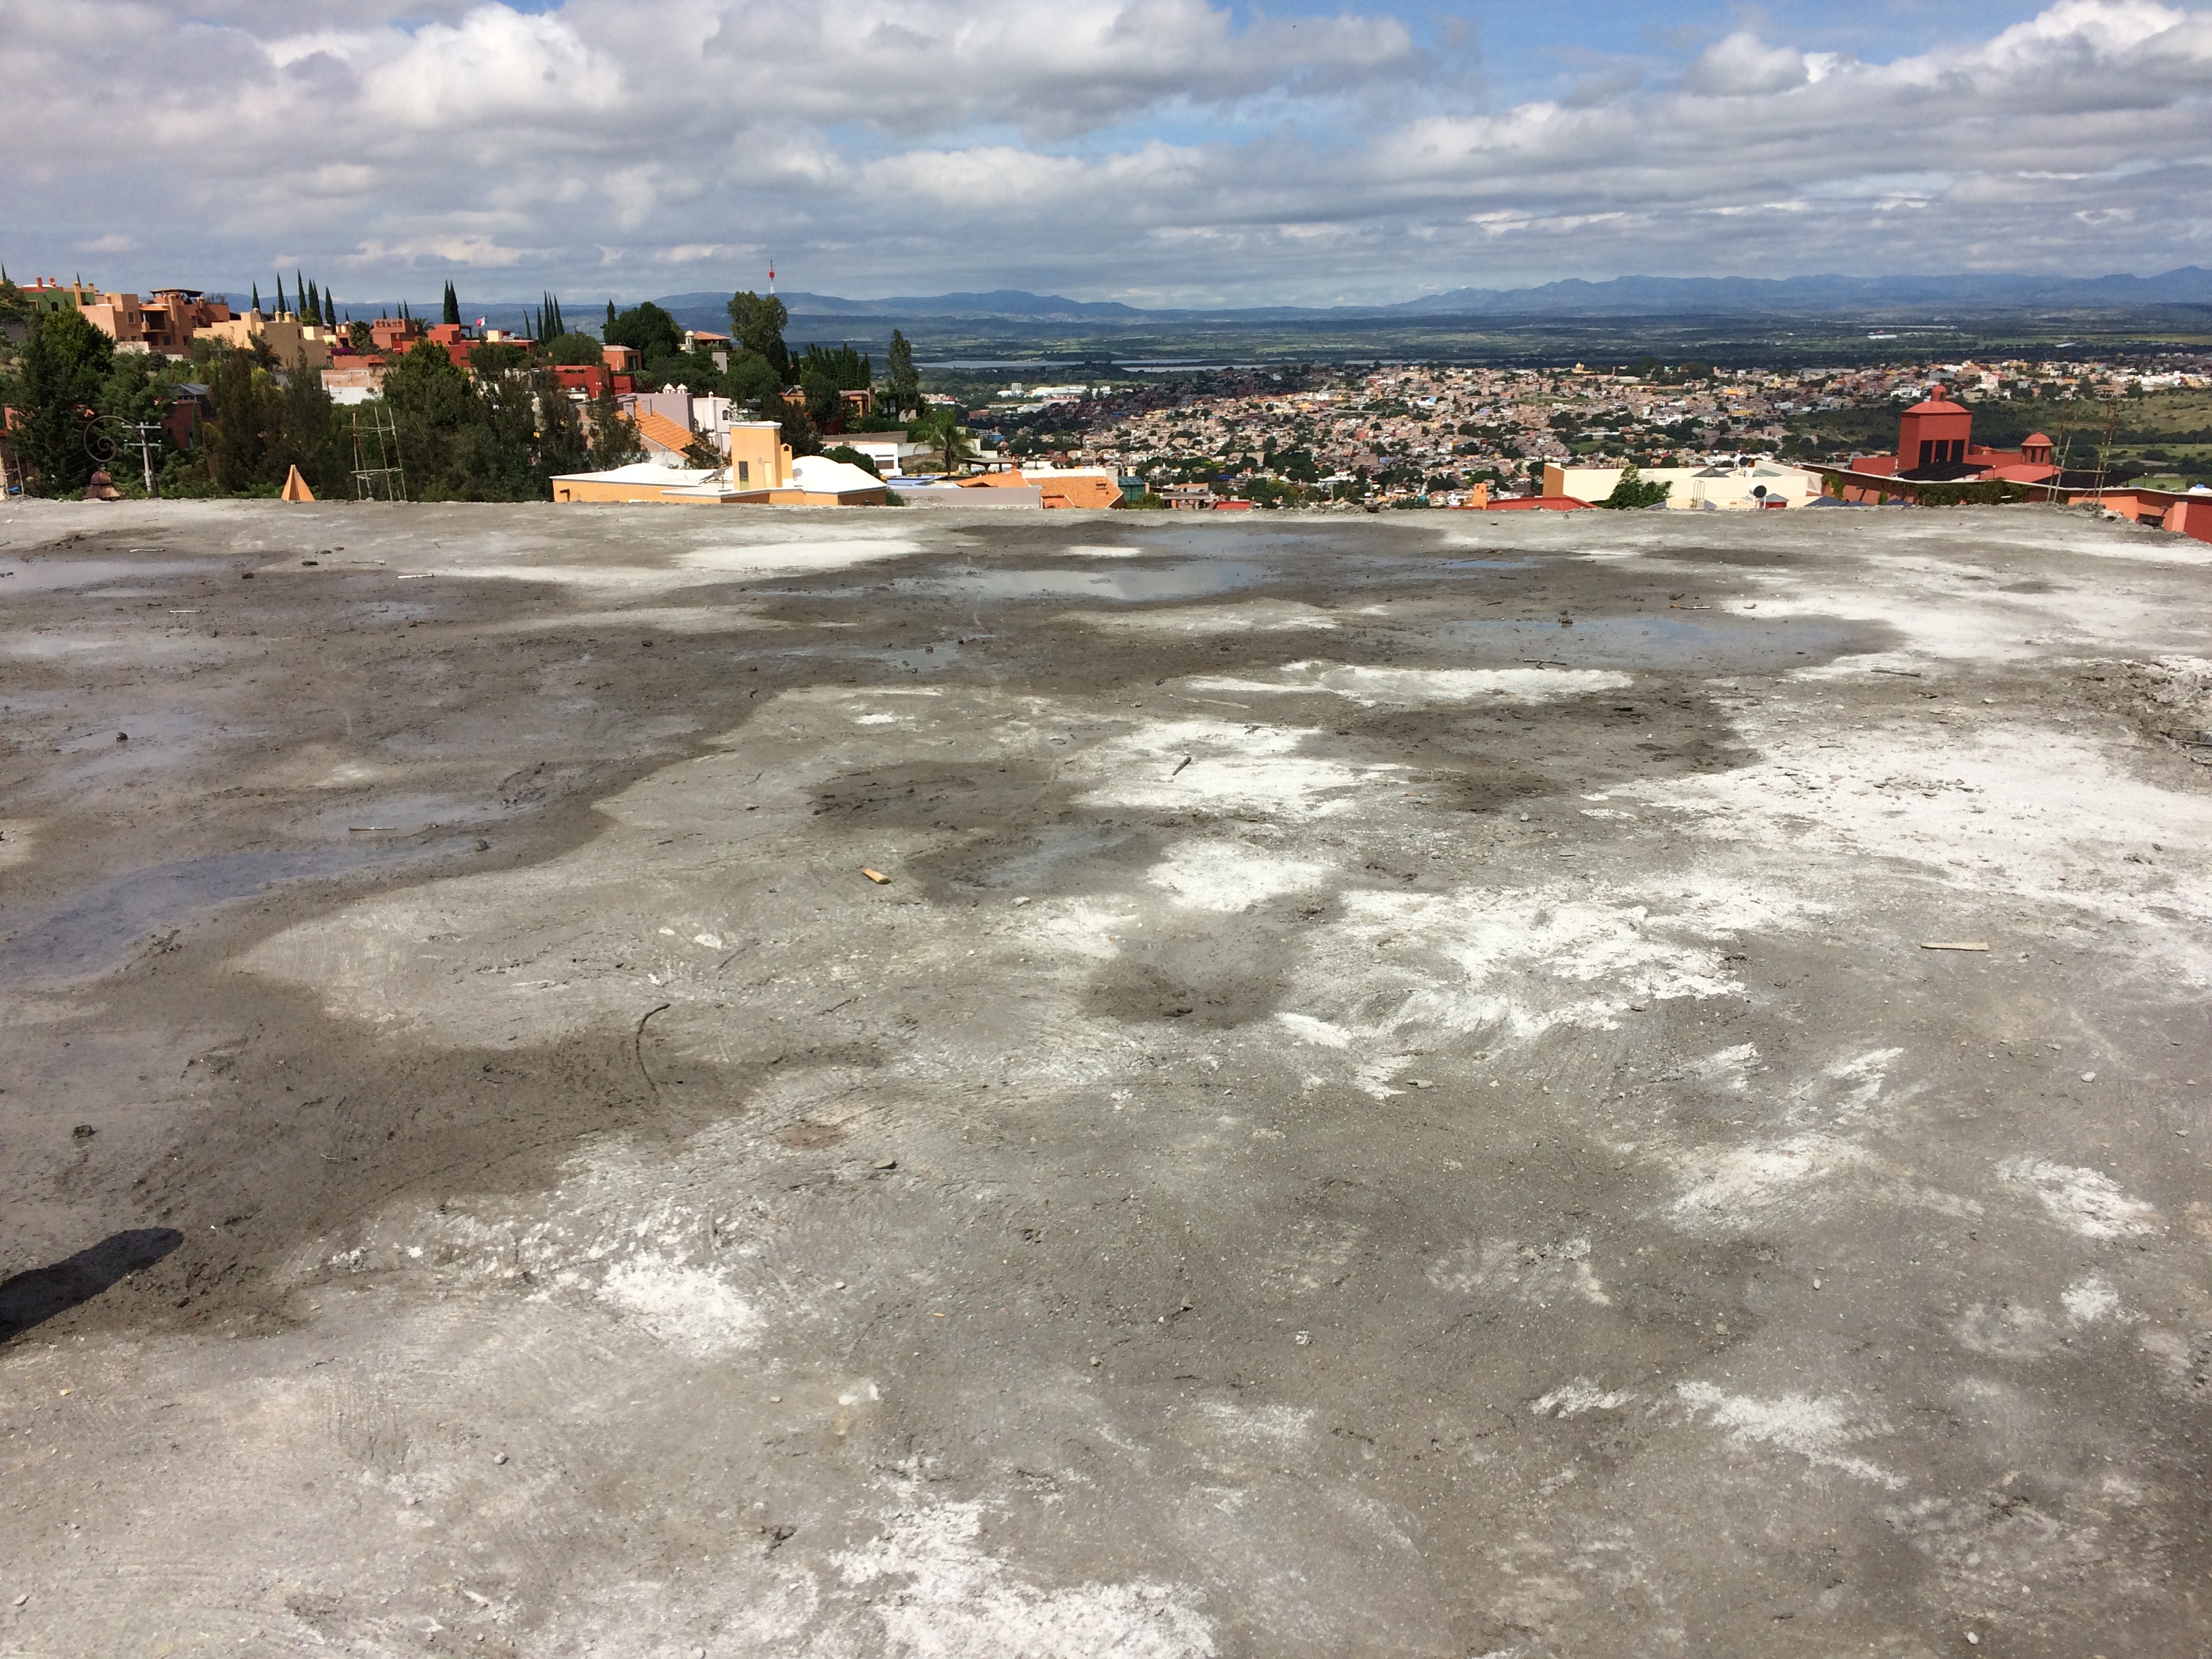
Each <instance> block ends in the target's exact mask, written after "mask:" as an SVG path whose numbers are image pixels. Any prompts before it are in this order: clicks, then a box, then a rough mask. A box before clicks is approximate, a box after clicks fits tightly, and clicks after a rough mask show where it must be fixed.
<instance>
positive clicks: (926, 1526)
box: [819, 1503, 1217, 1659]
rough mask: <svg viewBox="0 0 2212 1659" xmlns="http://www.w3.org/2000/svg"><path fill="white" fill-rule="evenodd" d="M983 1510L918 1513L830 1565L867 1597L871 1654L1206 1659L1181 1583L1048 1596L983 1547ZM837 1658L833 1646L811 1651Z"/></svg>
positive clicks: (1077, 1589)
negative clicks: (877, 1629) (875, 1639)
mask: <svg viewBox="0 0 2212 1659" xmlns="http://www.w3.org/2000/svg"><path fill="white" fill-rule="evenodd" d="M982 1533H983V1509H982V1506H981V1504H972V1503H954V1504H916V1505H915V1507H913V1508H911V1509H908V1510H903V1511H902V1512H900V1513H898V1514H896V1515H893V1516H890V1517H888V1518H887V1519H886V1520H885V1521H884V1523H883V1528H882V1530H881V1531H880V1532H879V1533H878V1534H877V1536H876V1537H875V1538H873V1539H872V1540H871V1541H869V1542H867V1543H866V1544H864V1545H862V1546H860V1547H859V1548H857V1549H850V1550H842V1551H839V1552H838V1553H836V1554H835V1555H833V1556H831V1557H830V1565H831V1567H832V1569H833V1570H834V1571H836V1573H837V1575H838V1576H839V1577H840V1578H841V1580H842V1582H843V1583H844V1585H845V1586H846V1587H847V1588H848V1589H866V1590H869V1591H872V1592H873V1595H872V1605H871V1606H870V1607H869V1609H868V1611H867V1613H866V1614H865V1615H864V1616H865V1618H866V1620H870V1621H873V1622H878V1623H879V1624H880V1626H881V1638H882V1639H881V1641H880V1643H879V1644H871V1647H870V1650H871V1651H872V1652H874V1653H877V1654H888V1655H893V1656H897V1659H966V1656H970V1655H986V1654H987V1655H989V1656H991V1659H1210V1656H1212V1654H1213V1653H1215V1652H1216V1651H1217V1650H1216V1648H1215V1646H1214V1641H1213V1634H1212V1629H1211V1628H1210V1626H1208V1624H1207V1622H1206V1620H1205V1618H1204V1617H1203V1616H1202V1615H1201V1614H1200V1613H1199V1612H1198V1610H1197V1607H1196V1606H1195V1599H1196V1598H1195V1595H1194V1592H1193V1591H1191V1590H1190V1589H1186V1588H1185V1587H1183V1586H1181V1585H1176V1584H1163V1583H1152V1582H1148V1581H1143V1580H1139V1581H1135V1582H1132V1583H1117V1584H1101V1583H1085V1584H1077V1585H1073V1586H1069V1587H1066V1588H1064V1589H1042V1588H1040V1587H1039V1586H1037V1585H1036V1584H1033V1583H1030V1582H1028V1581H1027V1580H1025V1579H1024V1578H1021V1577H1017V1576H1016V1575H1015V1574H1014V1573H1013V1571H1012V1570H1011V1569H1010V1568H1009V1567H1008V1566H1007V1565H1006V1563H1005V1562H1004V1561H1002V1560H1000V1559H999V1558H998V1557H997V1556H995V1555H993V1554H991V1553H989V1552H988V1551H987V1549H986V1548H985V1547H983V1545H982V1544H981V1537H982ZM819 1645H820V1647H821V1650H823V1651H825V1652H829V1651H840V1650H842V1645H831V1644H819Z"/></svg>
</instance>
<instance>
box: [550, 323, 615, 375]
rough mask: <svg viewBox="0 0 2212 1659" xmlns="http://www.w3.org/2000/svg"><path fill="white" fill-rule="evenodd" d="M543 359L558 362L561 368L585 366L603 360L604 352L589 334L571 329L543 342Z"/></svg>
mask: <svg viewBox="0 0 2212 1659" xmlns="http://www.w3.org/2000/svg"><path fill="white" fill-rule="evenodd" d="M545 361H546V362H549V363H558V364H559V365H560V366H561V367H562V368H588V367H590V366H591V365H592V364H593V363H603V362H605V361H606V354H605V352H604V351H602V350H600V349H599V342H598V341H597V340H594V339H593V338H592V337H591V336H590V335H588V334H578V333H574V332H573V331H572V332H570V333H567V334H556V335H555V336H554V337H553V338H551V339H550V340H548V341H547V342H546V343H545Z"/></svg>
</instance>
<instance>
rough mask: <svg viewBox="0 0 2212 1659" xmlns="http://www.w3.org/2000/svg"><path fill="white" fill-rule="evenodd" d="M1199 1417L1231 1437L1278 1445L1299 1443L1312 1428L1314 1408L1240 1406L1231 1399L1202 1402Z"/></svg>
mask: <svg viewBox="0 0 2212 1659" xmlns="http://www.w3.org/2000/svg"><path fill="white" fill-rule="evenodd" d="M1195 1415H1196V1417H1197V1419H1198V1420H1199V1421H1200V1422H1201V1423H1203V1424H1205V1425H1206V1427H1207V1428H1209V1429H1211V1430H1212V1431H1213V1432H1214V1433H1216V1434H1218V1435H1220V1436H1222V1437H1225V1438H1227V1439H1231V1440H1243V1441H1249V1442H1254V1443H1266V1444H1269V1445H1275V1446H1291V1445H1297V1444H1298V1443H1301V1442H1303V1441H1304V1440H1305V1439H1306V1438H1307V1437H1309V1436H1310V1434H1311V1432H1312V1429H1313V1417H1314V1413H1313V1409H1312V1407H1308V1406H1268V1405H1258V1406H1240V1405H1238V1404H1237V1402H1236V1401H1231V1400H1206V1401H1200V1402H1199V1405H1198V1407H1197V1408H1196V1412H1195Z"/></svg>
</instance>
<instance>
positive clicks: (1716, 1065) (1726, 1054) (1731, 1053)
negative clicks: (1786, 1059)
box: [1683, 1042, 1759, 1093]
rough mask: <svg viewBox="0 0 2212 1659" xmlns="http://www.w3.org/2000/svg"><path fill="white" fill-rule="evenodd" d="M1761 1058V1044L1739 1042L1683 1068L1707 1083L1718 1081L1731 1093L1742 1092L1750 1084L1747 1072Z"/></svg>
mask: <svg viewBox="0 0 2212 1659" xmlns="http://www.w3.org/2000/svg"><path fill="white" fill-rule="evenodd" d="M1758 1058H1759V1045H1758V1044H1757V1043H1753V1042H1739V1043H1737V1044H1736V1045H1735V1047H1734V1048H1722V1049H1718V1050H1717V1051H1715V1052H1714V1053H1712V1054H1707V1055H1706V1056H1705V1058H1704V1059H1703V1060H1695V1061H1693V1062H1692V1063H1691V1064H1690V1065H1689V1066H1685V1067H1684V1068H1683V1069H1684V1070H1685V1071H1686V1072H1687V1073H1689V1074H1690V1075H1691V1076H1692V1077H1694V1078H1697V1079H1699V1080H1700V1081H1703V1082H1706V1083H1717V1084H1719V1085H1721V1086H1722V1087H1723V1088H1724V1089H1726V1090H1728V1091H1730V1092H1731V1093H1741V1092H1742V1091H1743V1090H1744V1089H1745V1088H1747V1087H1748V1086H1749V1084H1750V1079H1749V1077H1748V1075H1747V1073H1749V1072H1750V1069H1751V1063H1752V1061H1753V1060H1757V1059H1758Z"/></svg>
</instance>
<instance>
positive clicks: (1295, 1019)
mask: <svg viewBox="0 0 2212 1659" xmlns="http://www.w3.org/2000/svg"><path fill="white" fill-rule="evenodd" d="M1275 1019H1276V1021H1277V1023H1278V1024H1280V1025H1282V1026H1283V1027H1284V1029H1285V1030H1288V1031H1289V1032H1290V1033H1291V1036H1295V1037H1297V1039H1298V1040H1299V1041H1300V1042H1311V1043H1316V1044H1318V1045H1319V1046H1320V1047H1322V1048H1349V1047H1350V1046H1351V1044H1352V1033H1351V1032H1350V1031H1348V1030H1345V1028H1344V1027H1343V1026H1341V1025H1334V1024H1330V1023H1329V1022H1328V1020H1325V1019H1316V1018H1314V1017H1313V1016H1312V1015H1311V1014H1294V1013H1278V1014H1277V1015H1276V1016H1275Z"/></svg>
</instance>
